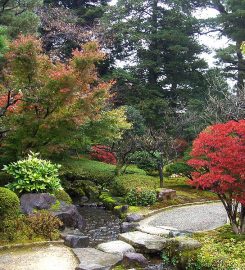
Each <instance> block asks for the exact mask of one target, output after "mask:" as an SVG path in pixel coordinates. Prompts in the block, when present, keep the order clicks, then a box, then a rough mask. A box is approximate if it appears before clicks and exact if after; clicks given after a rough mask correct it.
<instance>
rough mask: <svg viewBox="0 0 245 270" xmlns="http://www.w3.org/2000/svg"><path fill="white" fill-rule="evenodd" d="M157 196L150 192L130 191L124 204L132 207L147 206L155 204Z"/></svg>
mask: <svg viewBox="0 0 245 270" xmlns="http://www.w3.org/2000/svg"><path fill="white" fill-rule="evenodd" d="M156 201H157V194H156V192H155V191H152V190H139V189H131V190H130V191H129V192H128V194H127V196H126V198H125V202H126V203H127V204H129V205H132V206H137V205H141V206H147V205H152V204H154V203H156Z"/></svg>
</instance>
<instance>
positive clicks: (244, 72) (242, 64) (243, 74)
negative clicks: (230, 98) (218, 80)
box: [236, 41, 245, 96]
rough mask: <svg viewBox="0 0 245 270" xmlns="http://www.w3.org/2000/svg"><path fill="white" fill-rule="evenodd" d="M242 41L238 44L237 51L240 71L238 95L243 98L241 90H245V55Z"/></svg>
mask: <svg viewBox="0 0 245 270" xmlns="http://www.w3.org/2000/svg"><path fill="white" fill-rule="evenodd" d="M241 44H242V41H237V42H236V50H237V60H238V66H237V68H238V71H237V95H238V96H241V91H242V90H241V89H243V88H244V80H245V60H244V59H243V54H242V51H241Z"/></svg>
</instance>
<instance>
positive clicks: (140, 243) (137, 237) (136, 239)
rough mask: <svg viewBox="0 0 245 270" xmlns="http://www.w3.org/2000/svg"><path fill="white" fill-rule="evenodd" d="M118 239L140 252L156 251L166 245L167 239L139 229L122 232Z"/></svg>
mask: <svg viewBox="0 0 245 270" xmlns="http://www.w3.org/2000/svg"><path fill="white" fill-rule="evenodd" d="M119 239H120V240H122V241H124V242H127V243H129V244H130V245H132V246H133V247H134V248H135V249H136V250H137V251H139V252H142V253H158V252H160V251H162V250H163V249H164V247H166V245H167V242H168V241H167V239H166V238H163V237H161V236H158V235H151V234H148V233H143V232H139V231H135V232H128V233H122V234H120V235H119Z"/></svg>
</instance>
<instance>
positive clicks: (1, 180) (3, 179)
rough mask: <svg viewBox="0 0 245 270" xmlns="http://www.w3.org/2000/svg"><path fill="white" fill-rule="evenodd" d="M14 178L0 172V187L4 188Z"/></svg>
mask: <svg viewBox="0 0 245 270" xmlns="http://www.w3.org/2000/svg"><path fill="white" fill-rule="evenodd" d="M13 181H14V177H13V176H12V175H9V174H7V173H5V172H0V187H5V186H6V185H7V184H9V183H12V182H13Z"/></svg>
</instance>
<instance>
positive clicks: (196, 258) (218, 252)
mask: <svg viewBox="0 0 245 270" xmlns="http://www.w3.org/2000/svg"><path fill="white" fill-rule="evenodd" d="M194 238H196V239H197V240H198V241H200V242H201V243H202V247H201V248H199V249H198V250H193V251H185V252H183V251H182V252H178V254H176V252H175V254H170V253H169V252H166V251H165V253H164V254H163V259H164V261H165V262H166V263H169V262H171V263H172V264H174V265H176V266H177V269H186V270H204V269H205V270H243V269H245V260H244V258H245V249H244V242H245V236H244V235H240V236H239V235H235V234H234V233H233V232H232V230H231V228H230V226H224V227H222V228H219V229H217V230H215V231H209V232H205V233H197V234H195V235H194ZM180 266H181V268H178V267H180Z"/></svg>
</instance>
